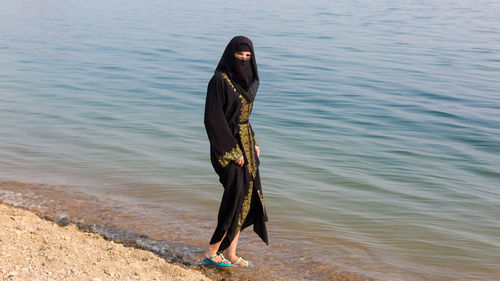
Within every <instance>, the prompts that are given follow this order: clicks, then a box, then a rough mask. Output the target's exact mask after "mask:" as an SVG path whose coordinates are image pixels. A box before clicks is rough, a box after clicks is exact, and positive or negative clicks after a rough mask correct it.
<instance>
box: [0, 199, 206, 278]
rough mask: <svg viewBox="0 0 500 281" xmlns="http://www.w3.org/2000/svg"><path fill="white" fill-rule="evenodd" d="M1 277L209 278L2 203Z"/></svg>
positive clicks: (142, 251)
mask: <svg viewBox="0 0 500 281" xmlns="http://www.w3.org/2000/svg"><path fill="white" fill-rule="evenodd" d="M0 260H1V261H2V262H1V263H0V279H1V280H93V281H98V280H197V281H198V280H210V279H209V278H207V277H206V276H204V275H203V274H201V273H200V272H197V271H195V270H192V269H186V268H184V267H182V266H180V265H175V264H170V263H168V262H166V261H165V260H164V259H162V258H160V257H158V256H156V255H155V254H153V253H151V252H149V251H144V250H140V249H135V248H131V247H125V246H123V245H122V244H118V243H115V242H113V241H107V240H105V239H104V238H102V237H101V236H100V235H98V234H94V233H88V232H87V233H86V232H83V231H81V230H79V229H78V227H77V226H76V225H75V224H69V225H67V226H60V225H58V224H56V223H55V222H52V221H48V220H44V219H42V218H40V217H39V216H37V215H36V214H34V213H32V212H30V211H27V210H23V209H19V208H15V207H12V206H9V205H6V204H3V203H2V204H0Z"/></svg>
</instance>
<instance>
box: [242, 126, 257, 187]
mask: <svg viewBox="0 0 500 281" xmlns="http://www.w3.org/2000/svg"><path fill="white" fill-rule="evenodd" d="M239 126H240V139H241V145H243V151H244V152H245V156H246V158H247V159H246V160H247V168H248V172H250V174H251V175H252V177H253V178H255V176H256V175H257V164H256V162H255V157H256V155H255V147H254V146H255V145H254V143H253V138H252V130H251V129H250V125H249V124H248V123H245V124H240V125H239Z"/></svg>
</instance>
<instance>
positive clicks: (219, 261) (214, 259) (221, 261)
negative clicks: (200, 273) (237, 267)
mask: <svg viewBox="0 0 500 281" xmlns="http://www.w3.org/2000/svg"><path fill="white" fill-rule="evenodd" d="M203 261H204V262H206V263H208V264H211V265H215V266H223V267H229V266H233V264H232V263H231V262H230V261H229V260H227V259H226V258H225V257H224V256H223V255H222V254H215V255H211V256H208V254H207V253H205V258H204V259H203Z"/></svg>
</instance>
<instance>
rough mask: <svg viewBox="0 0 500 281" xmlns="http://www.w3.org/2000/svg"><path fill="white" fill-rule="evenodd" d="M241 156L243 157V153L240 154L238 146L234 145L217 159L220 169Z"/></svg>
mask: <svg viewBox="0 0 500 281" xmlns="http://www.w3.org/2000/svg"><path fill="white" fill-rule="evenodd" d="M241 156H243V153H242V152H241V149H240V146H239V145H236V147H234V148H233V149H231V150H230V151H228V152H226V153H224V155H222V156H220V157H219V163H220V164H221V166H222V168H224V167H226V166H227V165H229V162H231V161H234V160H237V159H238V158H240V157H241Z"/></svg>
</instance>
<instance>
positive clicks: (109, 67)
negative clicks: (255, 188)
mask: <svg viewBox="0 0 500 281" xmlns="http://www.w3.org/2000/svg"><path fill="white" fill-rule="evenodd" d="M499 15H500V2H499V1H495V0H478V1H470V0H465V1H458V0H438V1H430V0H429V1H410V0H403V1H401V0H398V1H396V0H379V1H369V0H359V1H345V0H341V1H296V0H292V1H250V2H248V1H247V2H239V1H227V0H222V1H220V0H219V1H159V0H158V1H155V0H144V1H131V0H121V1H118V0H110V1H96V0H87V1H63V0H46V1H35V0H25V1H8V0H0V66H1V67H0V180H1V181H7V180H13V181H17V182H23V183H32V184H35V185H30V186H29V188H28V187H25V188H20V187H12V186H10V185H9V184H5V183H4V184H3V187H0V196H1V197H0V198H2V199H3V200H4V202H9V203H14V204H18V205H21V206H26V207H33V208H35V207H36V206H38V207H39V208H42V207H43V206H45V207H44V208H49V207H50V208H52V210H55V211H57V213H58V214H59V216H67V215H72V216H73V217H74V218H77V219H80V220H87V221H89V222H90V221H99V220H100V219H101V220H105V219H103V217H106V216H112V217H113V218H110V219H109V220H108V221H107V222H106V221H103V222H101V226H102V227H104V225H106V224H109V223H110V222H113V227H115V228H122V229H127V231H130V232H134V233H138V234H139V233H141V234H143V236H142V237H145V236H144V235H146V236H148V237H152V238H151V241H150V242H149V243H153V244H154V243H160V244H161V245H163V246H154V247H157V248H156V249H165V247H167V246H168V247H170V248H172V249H174V248H175V249H176V251H178V253H180V254H179V255H181V256H183V257H182V258H183V259H187V260H188V261H189V262H190V263H192V264H196V263H197V261H198V259H199V258H200V257H201V253H202V251H203V246H204V243H206V242H207V241H208V239H209V238H210V235H211V231H212V230H213V227H214V225H215V219H216V213H217V208H218V203H219V200H220V197H221V193H222V188H221V186H220V184H219V183H218V180H217V178H216V176H215V173H214V172H213V170H212V167H211V165H210V161H209V147H208V140H207V137H206V134H205V129H204V127H203V109H204V100H205V91H206V86H207V83H208V80H209V79H210V77H211V75H212V73H213V71H214V68H215V66H216V64H217V62H218V60H219V58H220V56H221V54H222V51H223V49H224V48H225V46H226V44H227V42H229V40H230V39H231V38H232V37H233V36H235V35H246V36H248V37H249V38H250V39H252V40H253V42H254V45H255V52H256V53H255V55H256V58H257V63H258V65H259V70H260V76H261V86H260V89H259V92H258V96H257V99H256V102H255V104H254V111H253V115H252V118H251V122H252V126H253V128H254V130H255V132H256V134H257V138H258V141H259V143H260V145H261V149H262V154H261V162H262V164H261V176H262V182H263V189H264V197H265V200H266V204H267V208H268V213H269V217H270V222H269V230H270V236H271V237H270V239H271V245H270V246H269V247H267V246H264V245H263V243H261V242H260V241H259V240H258V239H256V235H254V234H253V233H252V231H251V229H249V230H247V231H245V232H244V234H245V235H244V236H243V238H242V240H243V241H242V247H241V251H240V254H241V255H243V256H244V257H247V256H248V257H251V258H252V259H253V261H254V262H255V263H257V265H258V266H259V267H260V268H261V270H260V271H259V270H256V274H257V275H256V276H259V274H260V277H259V279H265V278H271V277H269V276H272V278H274V279H282V280H311V279H318V280H328V279H333V278H337V277H335V276H337V275H335V274H340V273H342V274H343V275H342V276H343V277H342V278H344V279H348V278H350V277H349V276H351V275H352V276H355V277H356V276H357V277H356V278H365V277H366V278H375V279H380V280H498V279H500V17H499ZM43 184H46V185H43ZM19 185H20V186H21V185H22V184H19ZM9 186H10V187H9ZM49 191H50V192H49ZM35 193H36V194H38V195H37V196H34V195H33V194H35ZM30 194H31V195H30ZM61 194H66V195H64V196H62V195H61ZM77 194H80V195H77ZM30 196H31V197H30ZM23 198H24V199H23ZM83 198H87V199H83ZM89 198H93V199H92V200H91V199H89ZM50 200H52V201H50ZM75 202H80V203H75ZM56 203H57V204H56ZM79 204H80V205H81V204H84V205H85V204H87V205H86V206H87V207H85V208H87V209H85V210H87V212H80V211H78V212H77V211H75V210H77V209H78V208H84V207H81V206H80V205H79ZM56 205H57V207H56ZM61 206H64V207H61ZM79 206H80V207H79ZM57 208H59V209H57ZM90 209H93V210H100V211H99V212H97V213H95V214H90V212H88V210H90ZM72 212H73V214H72ZM78 213H80V214H78ZM82 213H85V216H84V215H83V214H82ZM124 214H126V216H125V215H124ZM79 215H81V216H80V217H78V216H79ZM166 217H168V219H166ZM145 218H147V219H145ZM146 221H147V222H146ZM132 225H133V227H132ZM179 233H185V234H183V235H179ZM153 238H155V239H153ZM155 241H156V242H155ZM162 243H163V244H162ZM166 245H167V246H166ZM154 247H153V248H154ZM158 247H160V248H158ZM162 247H163V248H162ZM226 274H227V273H226ZM229 275H231V276H232V277H234V278H244V277H242V276H245V273H240V272H238V271H235V272H234V273H229ZM265 276H267V277H265Z"/></svg>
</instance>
